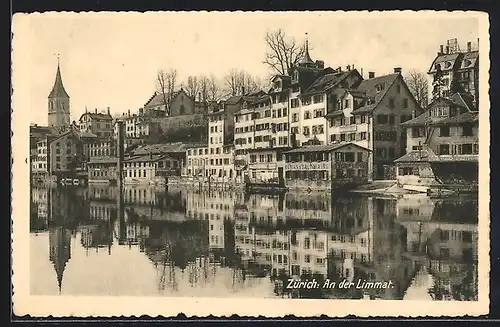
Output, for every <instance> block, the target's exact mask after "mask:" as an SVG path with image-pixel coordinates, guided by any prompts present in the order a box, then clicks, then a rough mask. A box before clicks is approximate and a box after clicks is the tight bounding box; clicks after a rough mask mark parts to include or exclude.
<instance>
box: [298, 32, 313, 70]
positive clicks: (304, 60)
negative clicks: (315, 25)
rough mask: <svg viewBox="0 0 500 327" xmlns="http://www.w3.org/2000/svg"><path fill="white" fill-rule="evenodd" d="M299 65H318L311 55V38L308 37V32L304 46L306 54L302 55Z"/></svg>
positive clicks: (311, 66)
mask: <svg viewBox="0 0 500 327" xmlns="http://www.w3.org/2000/svg"><path fill="white" fill-rule="evenodd" d="M299 66H301V67H309V68H315V67H316V63H315V62H314V61H313V60H312V59H311V56H310V55H309V40H308V39H307V33H306V44H305V47H304V56H303V57H302V60H301V61H300V62H299Z"/></svg>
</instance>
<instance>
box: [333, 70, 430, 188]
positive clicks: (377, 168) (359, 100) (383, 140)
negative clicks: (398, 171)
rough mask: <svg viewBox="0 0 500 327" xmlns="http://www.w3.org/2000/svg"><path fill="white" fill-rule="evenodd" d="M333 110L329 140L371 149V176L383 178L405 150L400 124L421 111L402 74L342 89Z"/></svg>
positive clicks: (367, 80) (370, 76)
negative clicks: (351, 88) (385, 169)
mask: <svg viewBox="0 0 500 327" xmlns="http://www.w3.org/2000/svg"><path fill="white" fill-rule="evenodd" d="M336 98H337V101H336V105H335V106H334V110H332V111H330V113H329V114H328V115H327V119H328V120H329V123H328V141H329V142H338V141H340V142H344V141H347V142H354V143H356V144H358V145H360V146H363V147H366V148H368V149H370V150H372V151H373V152H372V155H371V157H370V160H369V171H368V178H369V179H370V180H372V179H382V178H384V165H391V164H392V163H393V161H394V159H396V158H399V157H400V156H401V155H403V154H404V153H405V152H406V132H405V130H404V129H403V128H402V127H401V126H400V123H401V122H404V121H407V120H409V119H411V118H412V117H414V116H415V115H418V114H420V113H421V112H422V109H421V108H420V106H419V104H418V103H417V101H416V100H415V98H414V97H413V95H412V94H411V92H410V90H409V89H408V86H407V85H406V83H405V82H404V80H403V77H402V76H401V70H400V69H399V68H395V72H394V74H390V75H385V76H380V77H375V75H374V74H373V73H370V74H369V78H368V79H366V80H363V81H362V82H361V84H360V85H359V86H358V87H357V88H356V89H353V90H349V89H347V90H345V89H344V90H339V92H337V97H336Z"/></svg>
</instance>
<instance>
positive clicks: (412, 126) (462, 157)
mask: <svg viewBox="0 0 500 327" xmlns="http://www.w3.org/2000/svg"><path fill="white" fill-rule="evenodd" d="M447 44H448V46H446V48H444V47H443V46H441V47H440V50H439V52H438V54H437V56H436V57H435V58H429V62H430V63H432V65H431V68H430V69H429V71H428V72H427V75H428V76H427V77H428V78H429V83H431V82H432V83H434V84H436V83H435V82H436V81H437V80H439V79H442V78H443V76H454V77H453V78H456V80H455V81H454V82H453V83H452V84H453V85H451V84H450V85H449V83H451V82H450V80H449V78H448V79H446V81H444V80H443V81H440V83H439V85H438V86H439V87H438V88H437V89H436V88H434V89H432V90H429V99H430V101H429V102H428V103H422V102H421V101H417V99H416V98H415V96H414V94H413V93H412V91H411V89H410V87H409V85H408V84H407V82H406V80H405V78H404V77H403V73H404V71H403V68H402V67H394V68H393V70H391V71H390V72H386V74H382V75H380V76H376V75H375V73H374V72H371V71H370V72H368V74H367V76H365V74H363V70H362V69H361V70H358V69H357V68H355V67H354V65H347V66H345V67H337V68H332V67H328V66H325V63H324V61H322V60H312V59H311V58H312V57H311V53H310V51H309V47H308V43H307V41H306V42H305V44H304V55H303V57H302V58H301V59H300V60H298V61H297V63H295V64H294V65H292V67H291V68H290V70H289V72H288V74H278V75H275V76H274V77H273V78H272V79H271V81H270V85H268V86H267V87H265V88H264V87H263V88H257V89H256V88H253V89H251V90H249V89H245V87H241V88H240V89H239V90H238V92H233V93H232V94H231V95H229V96H226V97H221V98H220V99H217V100H213V101H209V100H206V99H203V98H202V97H201V96H198V95H197V94H194V95H193V94H191V93H189V92H188V90H186V89H184V88H183V87H180V88H178V89H175V90H174V91H173V92H171V93H169V102H168V105H167V103H165V101H164V100H165V99H166V95H165V94H164V93H159V92H155V93H154V94H153V96H151V97H150V98H149V99H148V100H147V101H146V103H145V104H144V106H143V107H141V108H139V109H137V110H135V111H134V110H132V111H131V110H128V112H127V113H123V114H122V115H117V116H116V115H115V116H112V114H111V110H110V108H109V107H107V108H106V109H103V110H98V109H94V110H88V109H87V108H86V109H85V113H84V114H82V115H81V117H80V118H79V120H78V121H70V103H69V94H68V92H67V91H66V89H65V87H64V85H63V80H62V73H61V70H60V67H59V65H58V66H57V70H56V79H55V82H54V85H53V88H52V91H51V92H50V94H49V97H48V126H38V125H32V126H31V127H30V151H31V152H30V174H31V180H32V182H33V184H34V185H35V184H43V183H56V184H59V185H67V186H75V185H81V184H109V185H142V184H146V185H181V184H182V185H185V186H190V187H195V188H196V187H197V188H209V189H211V188H216V189H221V188H222V189H235V188H245V189H246V190H247V191H249V192H282V191H284V190H301V191H305V192H312V191H335V190H338V189H356V188H360V187H361V188H362V187H365V188H366V187H368V188H370V187H369V186H367V185H370V184H372V185H377V182H378V181H385V180H392V181H393V182H394V183H393V186H394V188H393V189H392V191H394V190H395V188H396V187H397V188H399V189H402V190H404V191H400V190H399V191H398V192H413V193H415V192H417V193H428V194H434V195H436V196H445V195H446V196H447V195H451V194H456V193H457V192H458V193H463V192H471V193H474V192H477V185H478V155H479V139H478V121H479V118H478V117H479V111H478V101H477V99H478V93H477V92H478V90H477V83H476V82H477V73H478V69H479V68H478V67H479V61H478V50H477V49H476V48H473V47H472V45H471V42H468V43H467V50H463V51H461V50H459V47H458V46H455V45H456V44H457V40H456V39H452V40H449V41H448V42H447ZM449 58H453V60H452V61H453V62H450V61H449V60H448V59H449ZM450 60H451V59H450ZM457 67H459V68H457ZM455 70H457V71H455ZM445 82H446V83H445ZM447 83H448V84H447ZM434 84H433V85H434ZM436 85H437V84H436ZM457 85H458V86H460V88H458V86H457ZM429 89H430V88H429ZM374 187H375V186H373V187H371V189H373V188H374Z"/></svg>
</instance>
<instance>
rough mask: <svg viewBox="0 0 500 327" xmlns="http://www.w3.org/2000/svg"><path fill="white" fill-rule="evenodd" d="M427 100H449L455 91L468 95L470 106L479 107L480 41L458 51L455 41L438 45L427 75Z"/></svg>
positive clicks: (458, 47)
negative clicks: (447, 98)
mask: <svg viewBox="0 0 500 327" xmlns="http://www.w3.org/2000/svg"><path fill="white" fill-rule="evenodd" d="M427 74H428V77H429V82H428V83H429V86H431V87H429V99H437V98H439V97H450V96H451V95H452V94H454V93H457V92H463V93H467V94H469V95H470V96H471V98H472V99H471V102H472V104H473V107H474V108H476V109H475V110H477V108H478V105H479V101H478V100H479V39H478V40H477V43H474V44H473V43H472V42H467V45H466V47H465V48H462V49H461V48H460V46H459V43H458V41H457V39H450V40H448V41H447V42H446V45H440V49H439V51H438V53H437V56H436V58H435V59H434V61H433V62H432V64H431V66H430V67H429V70H428V72H427ZM471 109H472V108H471Z"/></svg>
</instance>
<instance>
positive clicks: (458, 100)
mask: <svg viewBox="0 0 500 327" xmlns="http://www.w3.org/2000/svg"><path fill="white" fill-rule="evenodd" d="M450 100H451V101H452V102H453V103H455V104H456V105H458V106H461V107H464V108H467V109H469V110H474V105H473V103H472V95H471V94H468V93H458V92H457V93H455V94H453V95H452V96H451V97H450Z"/></svg>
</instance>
